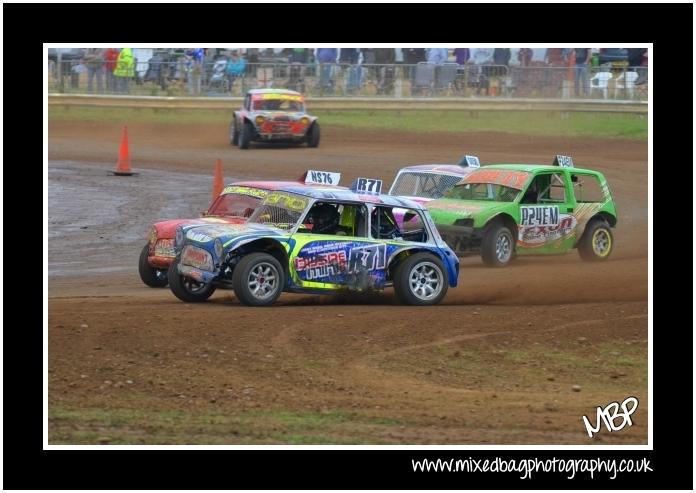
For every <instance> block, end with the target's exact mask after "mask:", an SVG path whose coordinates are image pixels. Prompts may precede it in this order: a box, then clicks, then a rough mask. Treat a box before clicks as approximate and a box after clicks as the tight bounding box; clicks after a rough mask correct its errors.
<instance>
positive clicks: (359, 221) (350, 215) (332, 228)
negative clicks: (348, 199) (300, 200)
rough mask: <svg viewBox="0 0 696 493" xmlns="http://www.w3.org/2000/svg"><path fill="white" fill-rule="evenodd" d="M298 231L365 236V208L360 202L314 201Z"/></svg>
mask: <svg viewBox="0 0 696 493" xmlns="http://www.w3.org/2000/svg"><path fill="white" fill-rule="evenodd" d="M298 232H299V233H311V234H321V235H333V236H352V237H358V238H365V237H367V208H366V207H365V206H364V205H361V204H340V203H331V202H316V203H315V204H314V205H313V206H312V208H311V209H310V210H309V211H308V212H307V215H306V216H305V218H304V219H303V221H302V226H301V227H300V229H299V230H298Z"/></svg>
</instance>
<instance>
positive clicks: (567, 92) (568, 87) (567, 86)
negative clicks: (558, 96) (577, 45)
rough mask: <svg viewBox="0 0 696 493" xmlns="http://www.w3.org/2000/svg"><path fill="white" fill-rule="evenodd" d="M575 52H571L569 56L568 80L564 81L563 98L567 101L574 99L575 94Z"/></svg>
mask: <svg viewBox="0 0 696 493" xmlns="http://www.w3.org/2000/svg"><path fill="white" fill-rule="evenodd" d="M574 65H575V50H574V49H573V50H570V54H569V55H568V72H567V74H566V78H565V80H564V81H563V98H564V99H567V98H570V97H572V96H571V95H572V94H573V87H574V84H573V81H574V80H575V74H574V73H573V71H574V70H575V67H574Z"/></svg>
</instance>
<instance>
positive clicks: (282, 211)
mask: <svg viewBox="0 0 696 493" xmlns="http://www.w3.org/2000/svg"><path fill="white" fill-rule="evenodd" d="M309 201H310V199H309V198H308V197H304V196H302V195H297V194H294V193H289V192H270V193H269V194H268V195H267V196H266V198H265V200H264V201H263V203H262V204H261V205H260V206H259V207H258V208H257V209H256V210H255V211H254V213H253V214H252V215H251V217H250V218H249V222H250V223H258V224H266V225H269V226H273V227H276V228H279V229H284V230H290V229H292V228H294V227H295V225H296V224H297V223H298V222H299V220H300V217H301V216H302V213H303V212H304V210H305V209H306V207H307V205H308V204H309Z"/></svg>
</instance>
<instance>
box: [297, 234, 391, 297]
mask: <svg viewBox="0 0 696 493" xmlns="http://www.w3.org/2000/svg"><path fill="white" fill-rule="evenodd" d="M386 259H387V245H385V244H374V243H355V242H316V241H313V242H310V243H308V244H307V245H305V246H304V247H303V248H302V249H301V250H300V251H299V252H298V254H297V257H295V258H294V259H293V265H294V267H295V271H296V272H297V275H298V277H299V278H300V279H301V280H303V281H314V282H324V283H334V284H345V285H346V286H348V287H352V286H355V287H361V288H364V287H366V286H376V285H380V284H383V283H384V281H385V279H384V276H385V270H384V269H385V267H386ZM358 284H359V286H358Z"/></svg>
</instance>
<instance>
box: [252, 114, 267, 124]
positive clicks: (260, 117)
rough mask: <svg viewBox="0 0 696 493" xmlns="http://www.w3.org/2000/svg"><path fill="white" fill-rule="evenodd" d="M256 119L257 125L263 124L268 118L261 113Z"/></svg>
mask: <svg viewBox="0 0 696 493" xmlns="http://www.w3.org/2000/svg"><path fill="white" fill-rule="evenodd" d="M254 121H255V122H256V124H257V125H262V124H263V122H265V121H266V119H265V118H264V117H262V116H261V115H259V116H257V117H256V118H255V119H254Z"/></svg>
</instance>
